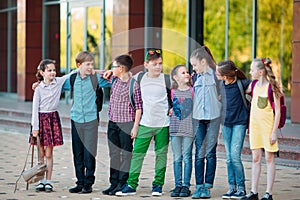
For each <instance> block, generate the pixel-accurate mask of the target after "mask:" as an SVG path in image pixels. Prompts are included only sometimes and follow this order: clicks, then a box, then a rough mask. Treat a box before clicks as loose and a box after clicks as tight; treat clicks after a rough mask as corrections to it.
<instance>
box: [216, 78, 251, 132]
mask: <svg viewBox="0 0 300 200" xmlns="http://www.w3.org/2000/svg"><path fill="white" fill-rule="evenodd" d="M241 83H242V86H243V88H244V91H245V90H246V89H247V87H248V85H249V84H250V83H251V80H249V79H241ZM221 98H222V106H223V107H222V123H223V125H225V126H233V125H247V123H248V118H249V112H248V110H247V108H246V107H245V105H244V102H243V99H242V96H241V92H240V90H239V87H238V84H237V81H236V82H235V83H232V84H228V85H225V82H224V81H222V88H221Z"/></svg>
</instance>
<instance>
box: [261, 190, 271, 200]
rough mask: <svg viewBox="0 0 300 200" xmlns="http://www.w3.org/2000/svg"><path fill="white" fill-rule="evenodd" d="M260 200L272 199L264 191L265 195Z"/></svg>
mask: <svg viewBox="0 0 300 200" xmlns="http://www.w3.org/2000/svg"><path fill="white" fill-rule="evenodd" d="M260 200H273V197H272V195H271V194H269V193H268V192H266V193H265V195H264V196H263V197H262V198H261V199H260Z"/></svg>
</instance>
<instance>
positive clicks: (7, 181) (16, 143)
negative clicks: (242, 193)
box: [0, 96, 300, 200]
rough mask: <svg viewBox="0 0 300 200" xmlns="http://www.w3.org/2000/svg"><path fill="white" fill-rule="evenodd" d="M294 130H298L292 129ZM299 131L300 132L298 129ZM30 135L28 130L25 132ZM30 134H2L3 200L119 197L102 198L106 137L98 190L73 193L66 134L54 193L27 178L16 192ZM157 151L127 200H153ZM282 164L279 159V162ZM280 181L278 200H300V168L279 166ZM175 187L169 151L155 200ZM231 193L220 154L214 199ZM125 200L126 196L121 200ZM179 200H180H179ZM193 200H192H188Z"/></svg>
mask: <svg viewBox="0 0 300 200" xmlns="http://www.w3.org/2000/svg"><path fill="white" fill-rule="evenodd" d="M0 107H6V108H14V109H24V110H28V112H30V110H31V103H30V102H18V101H17V100H12V99H9V98H3V97H2V96H0ZM68 109H69V105H62V106H61V107H60V111H61V114H62V115H64V114H66V115H68V113H69V110H68ZM292 130H294V129H292ZM298 130H299V129H298ZM24 132H28V130H24ZM27 141H28V135H26V134H24V133H22V134H16V133H9V132H7V131H0V199H1V200H8V199H18V200H25V199H29V198H30V199H33V200H34V199H47V200H48V199H90V200H96V199H115V198H117V197H115V196H105V195H102V193H101V191H102V190H103V189H106V188H107V187H108V176H109V157H108V148H107V140H106V135H105V134H100V135H99V141H98V154H97V171H96V181H95V184H94V186H93V189H94V191H93V192H92V193H91V194H70V193H69V192H68V189H69V188H70V187H73V186H74V183H75V181H76V178H75V174H74V167H73V161H72V152H71V140H70V135H69V134H65V135H64V142H65V144H64V145H63V146H60V147H56V148H55V149H54V170H53V177H52V179H53V186H54V190H55V191H54V192H52V193H36V192H34V185H30V186H29V190H28V191H27V190H26V189H25V188H26V184H25V182H24V180H23V179H21V180H20V182H19V184H18V188H19V189H18V191H17V192H16V193H13V190H14V186H15V181H16V180H17V178H18V176H19V173H20V172H21V169H22V168H23V165H24V161H25V156H26V153H27V149H28V144H27ZM154 159H155V156H154V151H153V148H152V146H150V149H149V151H148V153H147V156H146V158H145V162H144V165H143V169H142V173H141V177H140V185H139V187H138V190H137V194H136V195H135V196H131V197H126V199H141V198H153V197H152V196H151V182H152V180H153V175H154V164H153V163H154ZM243 160H245V161H244V167H245V173H246V187H247V190H248V191H249V189H250V186H251V182H250V177H251V163H250V162H248V161H246V160H248V159H244V157H243ZM277 161H278V160H277ZM276 173H277V174H276V180H275V185H274V192H273V195H274V199H277V200H279V199H289V200H296V199H297V200H300V192H299V188H300V182H299V177H300V176H299V175H300V171H299V169H298V168H292V167H284V166H279V165H277V167H276ZM191 183H192V186H191V190H192V191H194V190H195V179H194V170H193V174H192V180H191ZM173 187H174V177H173V167H172V152H171V150H170V148H169V153H168V165H167V173H166V183H165V186H164V188H163V192H164V194H163V196H162V197H156V198H155V199H172V198H171V197H170V192H169V191H170V190H171V189H172V188H173ZM265 188H266V165H265V164H263V165H262V177H261V179H260V185H259V193H260V194H261V195H263V193H264V190H265ZM227 190H228V184H227V170H226V163H225V159H224V154H223V153H218V165H217V172H216V179H215V183H214V188H213V190H212V198H211V199H221V195H222V194H223V193H225V192H226V191H227ZM119 198H122V197H119ZM177 199H178V198H177ZM186 199H191V197H189V198H186Z"/></svg>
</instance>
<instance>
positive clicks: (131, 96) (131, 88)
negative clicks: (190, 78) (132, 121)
mask: <svg viewBox="0 0 300 200" xmlns="http://www.w3.org/2000/svg"><path fill="white" fill-rule="evenodd" d="M145 73H146V72H140V73H139V74H138V76H137V80H135V78H132V79H131V80H130V85H129V101H130V104H131V106H132V108H133V109H134V110H135V104H134V83H135V82H138V84H139V85H140V84H141V80H142V78H143V76H144V75H145ZM164 78H165V84H166V91H167V94H168V103H169V108H171V107H172V98H171V80H170V75H167V74H164Z"/></svg>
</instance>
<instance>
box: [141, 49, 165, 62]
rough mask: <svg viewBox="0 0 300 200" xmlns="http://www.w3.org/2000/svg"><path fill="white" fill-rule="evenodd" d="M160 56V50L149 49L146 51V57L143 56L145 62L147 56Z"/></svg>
mask: <svg viewBox="0 0 300 200" xmlns="http://www.w3.org/2000/svg"><path fill="white" fill-rule="evenodd" d="M154 54H157V55H160V54H161V50H160V49H150V50H148V51H147V53H146V56H145V61H146V60H147V59H148V57H149V55H154Z"/></svg>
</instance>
